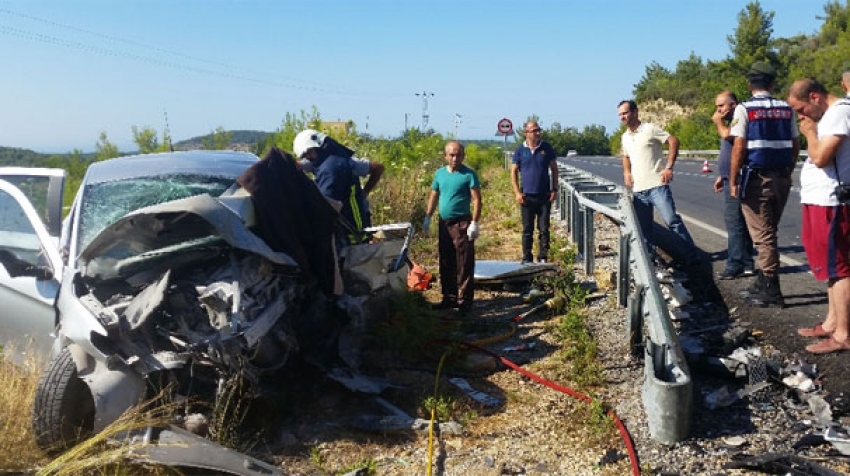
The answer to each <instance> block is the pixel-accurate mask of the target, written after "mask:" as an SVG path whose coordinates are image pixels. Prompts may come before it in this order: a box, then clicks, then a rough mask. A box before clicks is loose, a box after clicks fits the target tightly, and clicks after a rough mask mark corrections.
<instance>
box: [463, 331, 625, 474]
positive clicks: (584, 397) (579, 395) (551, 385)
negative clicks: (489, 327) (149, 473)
mask: <svg viewBox="0 0 850 476" xmlns="http://www.w3.org/2000/svg"><path fill="white" fill-rule="evenodd" d="M463 345H464V346H467V347H469V348H472V349H475V350H477V351H479V352H483V353H485V354H487V355H490V356H493V357H495V358H497V359H499V361H500V362H502V363H503V364H505V365H507V366H508V367H510V368H511V369H513V370H516V371H517V372H519V373H521V374H522V375H525V376H526V377H528V378H530V379H531V380H534V381H535V382H537V383H540V384H543V385H545V386H547V387H549V388H551V389H554V390H557V391H559V392H561V393H566V394H567V395H570V396H571V397H574V398H577V399H579V400H584V401H586V402H593V399H592V398H591V397H590V396H588V395H585V394H583V393H580V392H577V391H575V390H573V389H571V388H568V387H565V386H563V385H560V384H557V383H555V382H552V381H550V380H546V379H545V378H543V377H540V376H539V375H537V374H534V373H532V372H529V371H528V370H525V369H524V368H522V367H520V366H519V365H517V364H515V363H513V362H511V361H510V360H508V359H506V358H505V357H503V356H501V355H498V354H496V353H493V352H491V351H489V350H487V349H485V348H483V347H478V346H477V345H474V344H468V343H464V344H463ZM605 411H606V413H607V414H608V416H610V417H611V419H612V420H614V423H616V425H617V429H618V430H619V431H620V436H621V437H622V439H623V443H624V444H625V445H626V450H627V451H628V453H629V461H630V463H631V466H632V474H634V475H635V476H640V464H639V463H638V457H637V452H636V451H635V447H634V444H633V442H632V437H631V435H629V432H628V430H626V426H625V425H624V424H623V422H622V421H620V418H619V417H617V414H616V413H614V410H611V409H610V408H606V410H605Z"/></svg>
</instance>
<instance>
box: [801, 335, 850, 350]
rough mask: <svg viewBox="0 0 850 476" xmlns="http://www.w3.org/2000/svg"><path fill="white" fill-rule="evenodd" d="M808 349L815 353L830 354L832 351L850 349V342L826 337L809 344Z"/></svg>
mask: <svg viewBox="0 0 850 476" xmlns="http://www.w3.org/2000/svg"><path fill="white" fill-rule="evenodd" d="M806 350H808V351H809V352H811V353H813V354H829V353H831V352H841V351H844V350H850V342H848V341H844V342H838V341H837V340H835V339H833V338H832V337H830V338H829V339H824V340H822V341H820V342H818V343H816V344H812V345H807V346H806Z"/></svg>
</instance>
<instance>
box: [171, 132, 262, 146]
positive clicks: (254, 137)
mask: <svg viewBox="0 0 850 476" xmlns="http://www.w3.org/2000/svg"><path fill="white" fill-rule="evenodd" d="M227 132H229V133H230V146H231V148H232V149H236V150H252V149H253V148H254V146H255V145H256V144H259V143H260V142H262V141H263V140H265V138H266V137H268V136H269V135H271V132H263V131H247V130H240V131H227ZM211 136H212V134H207V135H203V136H198V137H193V138H191V139H186V140H181V141H179V142H175V143H174V149H175V150H195V149H200V148H202V147H203V144H204V142H203V141H204V140H209V138H210V137H211Z"/></svg>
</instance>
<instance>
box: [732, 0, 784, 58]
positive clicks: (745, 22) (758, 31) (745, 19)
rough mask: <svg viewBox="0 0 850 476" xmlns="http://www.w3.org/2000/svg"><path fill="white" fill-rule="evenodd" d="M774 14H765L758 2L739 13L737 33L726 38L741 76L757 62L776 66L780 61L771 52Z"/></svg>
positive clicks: (750, 4)
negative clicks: (766, 62)
mask: <svg viewBox="0 0 850 476" xmlns="http://www.w3.org/2000/svg"><path fill="white" fill-rule="evenodd" d="M773 16H774V12H765V11H764V10H762V8H761V4H760V3H759V2H758V0H756V1H754V2H750V3H748V4H747V5H746V6H745V7H744V9H743V10H741V11H740V12H738V26H737V27H735V33H734V34H733V35H729V36H727V37H726V40H727V41H728V42H729V48H730V49H731V50H732V64H733V66H734V67H735V68H736V69H737V70H738V73H739V74H740V75H744V74H746V72H747V71H748V70H749V69H750V66H751V65H752V64H753V63H754V62H755V61H768V62H770V63H772V64H773V65H774V66H776V65H777V64H778V60H777V58H776V55H775V54H774V52H773V51H771V49H770V47H771V43H770V36H771V35H772V34H773Z"/></svg>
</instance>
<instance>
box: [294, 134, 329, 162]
mask: <svg viewBox="0 0 850 476" xmlns="http://www.w3.org/2000/svg"><path fill="white" fill-rule="evenodd" d="M326 137H327V135H325V134H322V133H321V132H319V131H317V130H314V129H304V130H303V131H301V132H299V133H298V135H296V136H295V140H293V141H292V151H293V152H295V156H296V157H298V158H299V159H300V158H302V157H304V154H306V153H307V151H308V150H310V149H312V148H314V147H321V146H322V144H324V143H325V138H326Z"/></svg>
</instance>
